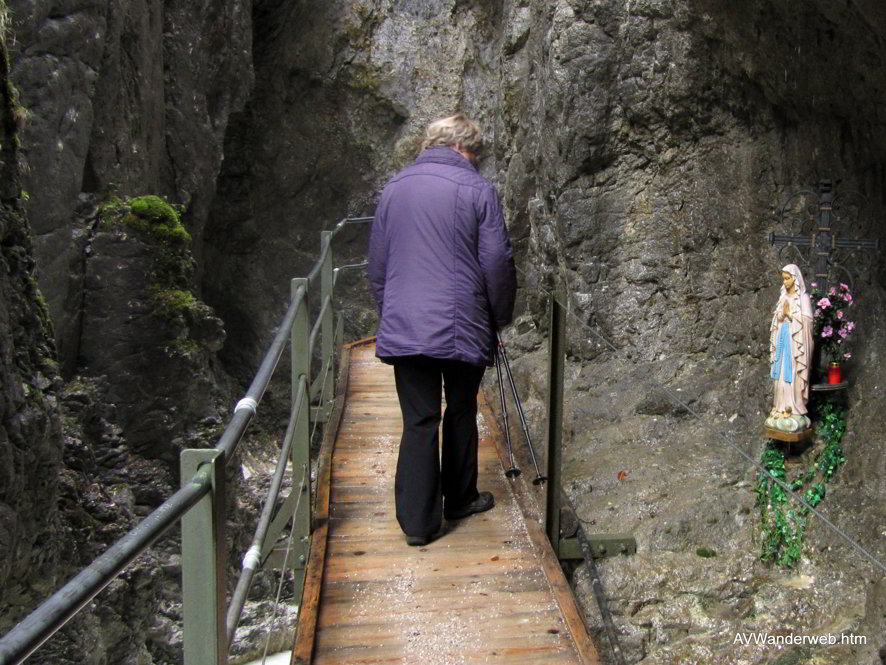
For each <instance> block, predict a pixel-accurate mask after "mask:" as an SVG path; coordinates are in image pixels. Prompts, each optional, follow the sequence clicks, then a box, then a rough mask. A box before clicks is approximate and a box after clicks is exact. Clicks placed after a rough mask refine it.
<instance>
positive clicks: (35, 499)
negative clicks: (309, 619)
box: [0, 4, 62, 598]
mask: <svg viewBox="0 0 886 665" xmlns="http://www.w3.org/2000/svg"><path fill="white" fill-rule="evenodd" d="M5 10H6V8H5V7H4V6H3V5H2V4H0V183H2V185H0V340H2V344H0V469H2V471H0V552H3V555H2V557H0V597H3V598H10V597H15V596H16V595H18V593H20V589H19V587H18V584H17V582H18V581H19V580H21V579H23V578H26V577H28V576H29V575H32V574H37V575H41V574H42V575H45V574H47V572H50V571H51V570H52V569H53V567H54V565H55V563H56V557H57V555H58V545H57V544H56V543H55V542H54V536H55V532H56V530H57V522H58V511H57V508H56V498H57V488H58V479H57V477H56V473H57V470H58V468H59V465H60V462H61V449H62V441H61V427H60V421H59V413H58V390H59V387H60V380H59V376H58V365H57V363H56V362H55V349H54V346H53V342H52V328H51V325H50V322H49V315H48V312H47V311H46V304H45V302H44V301H43V297H42V295H41V294H40V291H39V289H38V288H37V283H36V279H35V275H34V268H35V266H34V260H33V258H32V257H33V250H32V247H31V237H30V232H29V228H28V223H27V219H26V217H25V215H24V213H23V212H22V209H21V206H20V205H19V197H20V187H21V179H20V172H19V168H20V162H19V154H18V145H19V144H18V131H19V127H20V121H21V119H22V118H21V114H22V109H21V107H20V106H19V104H18V96H17V92H16V91H15V89H14V88H13V87H12V85H11V83H10V80H9V61H8V57H7V43H8V42H7V35H6V33H5V25H6V18H7V16H6V11H5Z"/></svg>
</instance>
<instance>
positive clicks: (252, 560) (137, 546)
mask: <svg viewBox="0 0 886 665" xmlns="http://www.w3.org/2000/svg"><path fill="white" fill-rule="evenodd" d="M371 219H372V218H371V217H349V218H345V219H343V220H342V221H340V222H339V223H338V224H337V225H336V226H335V227H334V228H333V230H331V231H323V232H321V245H320V257H319V258H318V260H317V262H316V263H315V264H314V266H313V268H312V269H311V271H310V273H309V274H308V276H307V277H304V278H297V279H293V280H292V287H291V292H292V295H291V302H290V304H289V308H288V309H287V311H286V315H285V316H284V318H283V321H282V323H281V324H280V326H279V328H278V329H277V332H276V335H275V337H274V340H273V341H272V343H271V346H270V348H269V349H268V351H267V352H266V353H265V356H264V359H263V361H262V363H261V366H260V367H259V369H258V372H257V373H256V375H255V378H254V379H253V380H252V383H251V384H250V386H249V389H248V390H247V391H246V395H245V396H244V397H243V398H242V399H241V400H240V401H239V402H238V403H237V405H236V407H235V408H234V414H233V416H232V417H231V420H230V421H229V423H228V425H227V427H226V428H225V430H224V432H223V433H222V435H221V438H220V439H219V441H218V443H217V445H216V446H215V448H210V449H189V450H184V451H182V454H181V478H182V484H181V488H180V489H179V490H178V491H177V492H175V493H174V494H173V495H172V496H171V497H169V499H167V500H166V501H165V502H164V503H163V504H162V505H161V506H160V507H159V508H157V509H156V510H155V511H154V512H152V513H151V514H150V515H148V516H147V517H146V518H145V519H144V520H143V521H142V522H141V523H139V524H138V526H136V527H135V528H134V529H133V530H132V531H130V532H129V533H128V534H126V535H125V536H124V537H123V538H121V539H120V540H119V541H117V542H116V543H115V544H114V545H112V546H111V547H110V548H109V549H108V550H107V551H106V552H104V553H103V554H102V555H101V556H99V557H98V558H97V559H96V560H95V561H94V562H93V563H92V564H90V565H89V566H88V567H87V568H85V569H84V570H82V571H81V572H80V573H78V574H77V575H76V576H75V577H74V578H73V579H71V580H70V581H69V582H68V583H67V584H65V585H64V586H63V587H62V588H61V589H60V590H59V591H57V592H56V593H55V594H53V595H52V596H51V597H50V598H49V599H48V600H47V601H45V602H44V603H43V604H41V605H40V606H39V607H38V608H37V609H36V610H34V612H32V613H31V614H30V615H29V616H27V617H26V618H25V619H24V620H22V621H21V622H20V623H19V624H18V625H17V626H15V627H14V628H13V629H12V630H11V631H10V632H9V633H7V634H6V635H4V636H3V637H2V638H0V665H16V664H18V663H21V662H23V661H24V660H25V659H26V658H28V656H30V655H31V654H32V653H33V652H34V651H35V650H37V649H38V648H39V647H40V645H41V644H43V643H44V642H45V641H46V640H47V639H49V638H50V637H51V636H52V635H53V634H54V633H55V632H56V631H57V630H59V629H60V628H61V627H62V626H63V625H64V624H65V623H66V622H67V621H68V620H70V619H71V618H72V617H73V616H74V615H75V614H77V612H79V611H80V610H81V609H82V608H83V607H84V606H85V605H86V604H87V603H89V601H90V600H92V599H93V598H94V597H95V596H96V595H97V594H98V593H99V592H100V591H101V590H102V589H104V588H105V587H106V586H107V585H108V584H110V582H111V581H112V580H113V579H114V578H115V577H116V576H117V575H119V574H120V573H121V572H122V571H123V570H124V569H125V568H126V566H128V565H129V564H130V563H131V562H132V561H133V560H134V559H135V558H136V557H137V556H138V555H139V554H141V553H142V552H144V551H145V550H146V549H148V548H149V547H150V546H151V545H152V544H153V543H154V542H155V541H156V540H157V539H158V538H160V536H162V535H163V534H164V533H165V532H166V531H167V530H168V529H169V528H170V527H172V526H173V525H174V524H176V523H177V522H178V521H179V520H181V522H182V598H183V623H184V628H183V649H184V663H185V665H224V664H225V663H227V657H228V649H229V647H230V645H231V643H232V641H233V638H234V633H235V631H236V628H237V624H238V623H239V620H240V614H241V612H242V610H243V606H244V604H245V602H246V597H247V595H248V593H249V588H250V586H251V584H252V580H253V578H254V576H255V572H256V571H257V570H258V568H259V567H261V566H262V565H263V564H264V563H265V562H266V561H267V560H268V557H269V555H270V554H271V551H272V549H273V548H274V546H275V544H276V543H277V542H278V539H279V538H280V536H281V535H282V534H283V531H284V530H285V529H286V526H287V525H288V524H290V523H291V529H290V537H289V543H291V544H292V547H290V548H289V549H287V551H286V555H285V557H284V562H286V563H284V565H291V569H292V571H293V577H294V580H295V587H296V588H295V597H297V598H300V597H301V592H302V588H303V584H304V567H305V562H306V561H307V557H308V553H309V552H308V550H309V547H310V534H311V530H312V526H311V505H312V500H311V482H310V476H311V474H310V468H311V459H310V441H311V429H310V425H311V422H313V423H314V425H315V426H316V423H318V422H325V421H326V420H327V419H328V417H329V414H330V411H331V408H332V403H333V400H334V398H335V395H334V380H333V377H334V374H335V372H334V359H335V350H336V348H337V347H338V346H339V345H340V343H341V338H342V334H343V328H342V321H341V320H338V321H337V322H336V321H335V317H334V312H333V308H334V304H333V303H334V299H333V292H334V286H335V281H336V278H337V276H338V274H339V271H340V270H343V269H346V268H355V267H362V266H363V265H365V264H355V265H354V264H352V265H348V266H342V267H341V268H333V265H332V240H333V238H334V237H335V236H336V235H337V234H338V233H339V232H340V231H341V230H342V229H343V228H344V227H345V226H346V225H348V224H355V223H365V222H368V221H371ZM318 280H319V282H320V283H319V289H320V303H319V311H318V314H317V316H316V322H315V323H314V325H313V326H311V324H310V319H311V316H310V312H309V307H308V294H309V293H310V292H313V291H314V289H316V288H317V281H318ZM318 337H319V338H320V354H319V356H320V370H319V371H318V372H317V375H316V376H314V377H313V380H312V377H311V360H312V357H313V352H314V346H315V343H316V341H317V338H318ZM287 343H289V345H290V346H291V357H292V404H291V409H290V416H289V424H288V426H287V429H286V434H285V436H284V439H283V443H282V445H281V451H280V456H279V459H278V461H277V466H276V469H275V472H274V476H273V479H272V481H271V486H270V490H269V494H268V496H267V498H266V500H265V504H264V507H263V509H262V512H261V515H260V517H259V521H258V525H257V527H256V530H255V534H254V536H253V539H252V543H251V545H250V547H249V549H248V551H247V552H246V555H245V556H244V558H243V564H242V570H241V574H240V576H239V578H238V580H237V584H236V587H235V589H234V592H233V594H232V597H231V602H230V604H228V603H227V602H226V598H225V596H226V594H225V589H226V579H225V571H226V561H225V550H226V544H225V534H224V525H225V521H226V516H225V505H226V501H225V498H226V497H225V465H226V464H227V463H228V461H229V460H231V459H232V458H233V456H234V452H235V451H236V450H237V447H238V446H239V444H240V442H241V441H242V439H243V436H244V434H245V433H246V430H247V427H248V426H249V423H250V422H251V421H252V420H253V418H254V417H255V414H256V410H257V408H258V405H259V403H260V402H261V399H262V397H263V395H264V393H265V390H266V389H267V387H268V385H269V383H270V381H271V378H272V377H273V375H274V373H275V371H276V369H277V365H278V364H279V362H280V359H281V357H282V356H283V352H284V351H285V348H286V345H287ZM314 401H316V402H317V404H316V405H312V403H313V402H314ZM290 465H291V469H292V472H291V477H292V484H291V491H290V494H289V496H288V497H287V498H286V499H285V500H284V501H283V503H282V505H281V506H280V507H279V509H277V510H276V511H275V507H276V506H277V504H278V497H279V494H280V491H281V488H282V487H283V482H284V478H285V474H286V469H287V467H288V466H290ZM299 479H300V480H299ZM210 636H214V639H213V638H211V637H210Z"/></svg>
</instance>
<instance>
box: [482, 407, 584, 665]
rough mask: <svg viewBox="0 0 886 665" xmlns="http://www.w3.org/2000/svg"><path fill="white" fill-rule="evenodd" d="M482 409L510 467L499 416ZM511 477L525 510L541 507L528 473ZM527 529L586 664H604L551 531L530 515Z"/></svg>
mask: <svg viewBox="0 0 886 665" xmlns="http://www.w3.org/2000/svg"><path fill="white" fill-rule="evenodd" d="M479 410H480V411H481V413H482V414H483V417H484V421H485V424H486V426H487V427H488V428H489V429H490V431H491V432H492V433H493V436H492V437H491V438H492V440H493V442H494V443H495V445H496V447H497V448H498V453H499V457H500V458H501V463H502V466H503V467H504V468H507V467H508V465H509V461H508V456H507V451H506V450H505V446H504V443H503V442H504V440H505V438H504V436H503V435H502V433H501V431H500V430H499V427H498V420H497V419H496V418H495V417H494V416H493V415H492V411H491V410H490V408H489V404H487V403H486V400H485V398H484V399H482V400H481V405H480V409H479ZM509 481H510V483H511V487H512V489H513V491H514V496H515V497H516V499H517V503H518V504H519V505H520V508H521V510H522V511H523V514H524V515H525V514H532V513H533V512H535V511H537V510H538V507H537V505H535V501H534V499H533V498H532V496H531V494H530V490H529V485H528V483H527V481H526V479H525V478H524V476H523V475H522V474H521V475H519V476H517V477H516V478H511V479H509ZM526 529H527V530H528V531H529V536H530V538H531V539H532V541H533V543H535V545H536V547H537V548H538V549H539V553H540V559H541V564H542V567H543V568H544V571H545V575H546V576H547V578H548V581H549V582H550V583H551V588H552V589H553V591H554V595H555V597H556V599H557V603H558V604H559V605H560V610H561V611H562V612H563V617H564V619H565V620H566V624H567V625H568V626H569V632H570V634H571V635H572V638H573V640H574V641H575V646H576V649H577V650H578V653H579V656H580V657H581V662H582V663H583V665H600V655H599V653H598V652H597V649H596V647H595V646H594V644H593V642H591V639H590V636H589V635H588V631H587V627H586V626H585V623H584V618H583V617H582V615H581V610H580V609H579V607H578V603H576V601H575V596H574V595H573V593H572V588H571V587H570V586H569V583H568V582H567V581H566V577H565V576H564V575H563V569H562V568H561V567H560V561H559V559H557V555H556V554H555V553H554V549H553V547H552V546H551V543H550V541H549V540H548V537H547V534H546V533H545V532H544V528H543V527H542V524H541V523H540V522H538V521H537V520H534V519H527V520H526Z"/></svg>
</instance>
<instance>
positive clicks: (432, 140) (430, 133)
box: [421, 112, 484, 155]
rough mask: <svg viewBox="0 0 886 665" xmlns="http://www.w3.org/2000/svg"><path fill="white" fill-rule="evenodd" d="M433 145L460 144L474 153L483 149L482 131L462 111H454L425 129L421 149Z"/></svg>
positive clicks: (478, 152)
mask: <svg viewBox="0 0 886 665" xmlns="http://www.w3.org/2000/svg"><path fill="white" fill-rule="evenodd" d="M434 145H445V146H461V148H462V149H464V150H467V151H468V152H472V153H474V154H475V155H478V154H480V153H481V152H482V151H483V145H484V142H483V132H482V131H481V130H480V128H479V127H478V126H477V124H476V123H475V122H473V121H472V120H470V119H468V117H467V116H466V115H465V114H464V113H461V112H459V113H456V114H455V115H451V116H449V117H448V118H440V119H439V120H434V122H432V123H431V124H430V125H428V128H427V130H425V138H424V141H422V144H421V149H422V150H424V149H425V148H430V147H431V146H434Z"/></svg>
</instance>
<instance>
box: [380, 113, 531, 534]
mask: <svg viewBox="0 0 886 665" xmlns="http://www.w3.org/2000/svg"><path fill="white" fill-rule="evenodd" d="M422 147H423V150H422V152H421V153H420V155H419V156H418V158H417V159H416V160H415V162H414V163H413V164H411V165H410V166H408V167H406V168H405V169H403V170H402V171H400V172H399V173H397V174H396V175H395V176H394V177H393V178H391V180H389V181H388V183H387V185H385V188H384V190H383V191H382V193H381V197H380V198H379V201H378V206H377V208H376V212H375V219H374V222H373V225H372V236H371V239H370V244H369V279H370V282H371V285H372V289H373V292H374V295H375V299H376V303H377V305H378V311H379V316H380V321H379V327H378V338H377V343H376V355H377V356H378V357H379V358H381V359H382V361H384V362H387V363H390V364H392V365H393V366H394V377H395V380H396V385H397V395H398V397H399V401H400V410H401V412H402V415H403V436H402V439H401V441H400V452H399V457H398V460H397V474H396V479H395V489H394V494H395V502H396V507H397V521H398V522H399V523H400V527H401V528H402V529H403V532H404V533H405V534H406V541H407V543H408V544H409V545H425V544H427V543H429V542H430V541H431V540H433V538H434V537H435V536H436V535H438V534H439V532H440V530H441V528H442V522H443V518H444V517H445V518H446V519H449V520H453V519H461V518H464V517H467V516H469V515H471V514H474V513H478V512H482V511H485V510H489V509H490V508H492V507H493V505H494V504H495V501H494V498H493V496H492V494H491V493H489V492H479V491H478V489H477V439H478V434H477V392H478V390H479V387H480V381H481V379H482V378H483V372H484V371H485V369H486V367H487V366H489V365H491V364H492V362H493V359H494V356H493V353H494V349H495V341H494V340H495V332H496V331H497V330H499V329H501V328H502V327H504V326H505V325H507V324H508V323H510V322H511V318H512V317H513V310H514V298H515V293H516V274H515V270H514V261H513V256H512V253H511V243H510V238H509V237H508V231H507V227H506V226H505V221H504V216H503V215H502V211H501V206H500V204H499V199H498V194H497V192H496V191H495V188H494V187H493V185H492V183H490V182H489V181H488V180H487V179H486V178H484V177H483V176H481V175H480V174H479V173H478V172H477V169H476V163H477V156H478V155H479V154H480V152H481V151H482V148H483V137H482V134H481V132H480V130H479V128H478V127H477V125H476V124H474V123H473V122H472V121H470V120H469V119H468V118H466V117H465V116H464V114H461V113H458V114H456V115H454V116H451V117H448V118H442V119H440V120H437V121H435V122H433V123H431V124H430V125H429V126H428V129H427V132H426V136H425V141H424V143H423V146H422ZM441 389H442V390H443V391H445V395H446V410H445V413H444V414H443V416H442V420H443V448H442V457H441V454H440V451H439V442H438V435H437V431H438V426H439V424H440V420H441V414H440V398H441Z"/></svg>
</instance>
